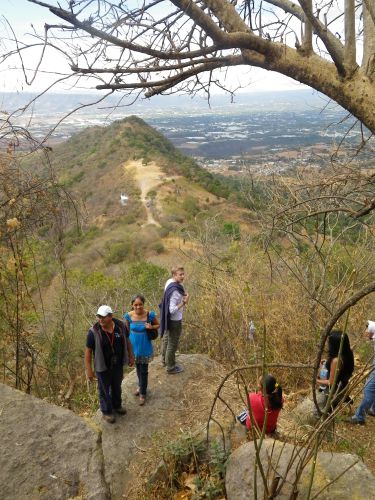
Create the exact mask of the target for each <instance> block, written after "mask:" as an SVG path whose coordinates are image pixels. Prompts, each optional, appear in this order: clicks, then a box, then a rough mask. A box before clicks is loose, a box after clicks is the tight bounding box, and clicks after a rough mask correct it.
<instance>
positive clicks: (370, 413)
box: [367, 410, 375, 417]
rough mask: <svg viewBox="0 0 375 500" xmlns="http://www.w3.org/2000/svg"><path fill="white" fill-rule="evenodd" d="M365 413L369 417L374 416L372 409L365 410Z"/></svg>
mask: <svg viewBox="0 0 375 500" xmlns="http://www.w3.org/2000/svg"><path fill="white" fill-rule="evenodd" d="M367 415H370V417H375V411H374V410H367Z"/></svg>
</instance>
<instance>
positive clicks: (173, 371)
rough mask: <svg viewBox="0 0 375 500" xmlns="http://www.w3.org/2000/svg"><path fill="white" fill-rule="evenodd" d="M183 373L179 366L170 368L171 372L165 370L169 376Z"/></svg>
mask: <svg viewBox="0 0 375 500" xmlns="http://www.w3.org/2000/svg"><path fill="white" fill-rule="evenodd" d="M183 371H184V369H183V368H182V366H180V365H176V366H175V367H174V368H172V369H171V370H168V369H167V373H168V374H169V375H174V374H175V373H181V372H183Z"/></svg>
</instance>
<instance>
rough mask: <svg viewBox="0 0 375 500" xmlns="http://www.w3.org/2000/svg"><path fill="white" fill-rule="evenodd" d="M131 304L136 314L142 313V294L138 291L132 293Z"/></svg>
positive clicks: (143, 300) (143, 301)
mask: <svg viewBox="0 0 375 500" xmlns="http://www.w3.org/2000/svg"><path fill="white" fill-rule="evenodd" d="M131 305H132V309H133V310H134V311H135V312H136V313H137V314H142V313H143V310H144V305H145V298H144V296H143V295H141V294H140V293H137V294H136V295H133V297H132V300H131Z"/></svg>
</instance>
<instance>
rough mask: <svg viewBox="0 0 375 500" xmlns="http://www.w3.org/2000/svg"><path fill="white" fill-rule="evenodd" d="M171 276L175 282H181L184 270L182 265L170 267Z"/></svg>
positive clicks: (183, 277)
mask: <svg viewBox="0 0 375 500" xmlns="http://www.w3.org/2000/svg"><path fill="white" fill-rule="evenodd" d="M172 278H173V280H174V281H176V282H177V283H182V282H183V281H184V279H185V270H184V268H183V267H182V266H178V267H173V268H172Z"/></svg>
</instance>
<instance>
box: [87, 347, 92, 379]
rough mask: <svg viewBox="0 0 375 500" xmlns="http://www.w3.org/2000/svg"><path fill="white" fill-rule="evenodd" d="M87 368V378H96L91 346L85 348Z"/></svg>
mask: <svg viewBox="0 0 375 500" xmlns="http://www.w3.org/2000/svg"><path fill="white" fill-rule="evenodd" d="M85 369H86V376H87V378H88V379H89V380H90V381H91V382H92V381H93V380H94V372H93V369H92V349H91V348H90V347H86V349H85Z"/></svg>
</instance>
